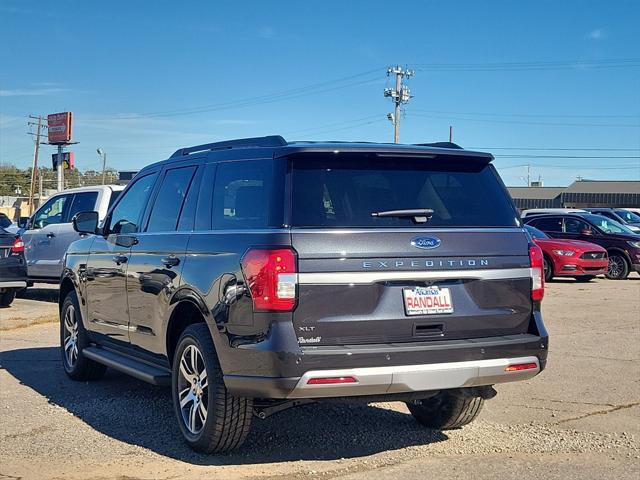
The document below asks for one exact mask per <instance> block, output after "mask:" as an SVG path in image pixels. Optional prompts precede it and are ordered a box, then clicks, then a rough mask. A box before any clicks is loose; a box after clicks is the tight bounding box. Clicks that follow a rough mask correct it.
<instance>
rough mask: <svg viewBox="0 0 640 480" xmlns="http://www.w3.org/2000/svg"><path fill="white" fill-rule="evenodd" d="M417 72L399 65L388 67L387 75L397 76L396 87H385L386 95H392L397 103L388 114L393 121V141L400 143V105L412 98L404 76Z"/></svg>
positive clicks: (410, 75)
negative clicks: (404, 81) (403, 81)
mask: <svg viewBox="0 0 640 480" xmlns="http://www.w3.org/2000/svg"><path fill="white" fill-rule="evenodd" d="M414 74H415V72H414V71H413V70H409V69H406V70H405V69H403V68H402V67H400V66H399V65H396V66H395V67H389V68H388V69H387V77H388V76H390V75H395V76H396V86H395V88H385V89H384V96H385V97H391V100H392V101H393V103H394V105H395V109H394V113H389V114H387V118H388V119H389V120H390V121H391V123H393V127H394V128H393V142H394V143H400V105H402V104H403V103H408V102H409V100H411V93H410V91H409V87H407V86H406V85H403V84H402V79H403V78H404V77H407V78H409V77H413V75H414Z"/></svg>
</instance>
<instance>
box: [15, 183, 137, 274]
mask: <svg viewBox="0 0 640 480" xmlns="http://www.w3.org/2000/svg"><path fill="white" fill-rule="evenodd" d="M123 189H124V186H122V185H100V186H96V187H80V188H72V189H70V190H64V191H62V192H59V193H56V194H55V195H53V196H51V197H49V199H48V200H47V201H46V202H45V203H44V205H42V206H41V207H40V208H38V210H36V212H35V213H34V214H33V215H32V216H31V217H29V218H21V220H20V228H21V232H20V235H21V236H22V239H23V241H24V244H25V251H24V253H25V257H26V261H27V275H28V278H29V283H30V284H32V283H33V282H50V283H58V282H59V281H60V274H61V273H62V264H63V261H64V254H65V252H66V251H67V247H68V246H69V244H71V242H73V241H75V240H77V239H78V238H79V234H78V233H77V232H76V231H75V230H74V229H73V225H72V224H71V220H72V219H73V216H74V215H75V214H76V213H78V212H84V211H96V212H98V214H99V218H100V220H101V221H102V219H104V217H105V215H106V214H107V211H108V210H109V207H110V206H111V205H112V204H113V202H114V201H115V199H116V198H118V195H119V194H120V192H121V191H122V190H123Z"/></svg>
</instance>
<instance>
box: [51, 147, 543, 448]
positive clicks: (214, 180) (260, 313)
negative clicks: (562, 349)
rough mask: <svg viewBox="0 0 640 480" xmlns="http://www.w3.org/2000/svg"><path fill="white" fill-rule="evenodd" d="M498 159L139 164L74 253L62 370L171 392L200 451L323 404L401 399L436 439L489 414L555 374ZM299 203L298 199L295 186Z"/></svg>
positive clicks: (201, 152)
mask: <svg viewBox="0 0 640 480" xmlns="http://www.w3.org/2000/svg"><path fill="white" fill-rule="evenodd" d="M492 159H493V157H492V155H490V154H487V153H479V152H471V151H465V150H462V149H460V148H459V147H456V148H439V147H435V146H431V145H428V144H425V145H419V146H417V145H389V144H374V143H364V144H358V143H353V144H351V143H313V142H311V143H298V142H296V143H287V142H286V141H285V140H284V139H283V138H282V137H278V136H274V137H263V138H254V139H242V140H235V141H229V142H220V143H214V144H208V145H199V146H196V147H191V148H184V149H181V150H178V151H177V152H176V153H175V154H174V155H173V156H172V157H171V158H170V159H168V160H166V161H163V162H159V163H156V164H153V165H150V166H148V167H146V168H144V169H143V170H141V171H140V172H139V173H138V175H137V176H136V177H135V179H134V180H133V181H132V182H131V183H130V184H129V185H128V186H127V188H126V190H125V191H124V192H123V193H122V194H121V196H120V198H119V199H118V201H117V202H116V204H115V205H114V206H113V207H112V209H111V210H110V212H109V213H108V215H107V217H106V219H105V222H104V225H103V226H102V228H97V226H98V214H97V213H95V212H84V213H79V214H78V215H77V217H76V220H75V228H76V229H77V231H78V232H83V233H96V235H92V236H89V237H87V238H83V239H80V240H78V241H76V242H74V243H73V244H72V245H71V246H70V247H69V250H68V251H67V256H66V261H65V266H64V273H63V278H62V283H61V285H60V312H61V353H62V358H63V365H64V369H65V371H66V373H67V375H68V376H69V377H70V378H72V379H74V380H80V381H86V380H89V379H97V378H99V377H101V376H102V374H103V373H104V371H105V369H106V367H107V366H109V367H112V368H115V369H118V370H121V371H123V372H126V373H128V374H130V375H133V376H135V377H137V378H139V379H142V380H145V381H148V382H151V383H156V384H170V385H171V389H172V394H173V404H174V411H175V414H176V417H177V419H178V425H179V428H180V431H181V433H182V435H183V437H184V439H185V440H186V442H187V443H188V444H189V445H190V446H191V447H193V448H194V449H196V450H199V451H204V452H214V451H215V452H221V451H228V450H230V449H233V448H236V447H238V446H239V445H240V444H242V442H243V441H244V439H245V437H246V435H247V434H248V432H249V428H250V424H251V421H252V418H253V416H254V415H255V416H257V417H259V418H264V417H266V416H268V415H271V414H272V413H275V412H277V411H279V410H283V409H285V408H288V407H292V406H295V405H299V404H303V403H309V402H312V401H318V400H322V399H327V398H332V399H335V398H350V399H360V400H361V401H364V402H371V401H404V402H407V405H408V408H409V411H410V412H411V413H412V414H413V416H414V417H415V418H416V420H417V421H418V422H420V423H422V424H423V425H426V426H428V427H430V428H439V429H449V428H458V427H460V426H462V425H465V424H467V423H469V422H471V421H472V420H473V419H474V418H476V417H477V415H478V413H479V411H480V407H481V405H482V404H483V402H484V400H485V399H488V398H491V397H493V396H494V395H495V391H494V390H493V388H492V387H491V386H492V385H494V384H498V383H502V382H510V381H516V380H525V379H530V378H532V377H533V376H535V375H537V374H538V373H539V372H540V371H541V370H542V369H543V368H544V367H545V362H546V357H547V346H548V336H547V332H546V330H545V327H544V325H543V322H542V317H541V314H540V302H541V300H542V297H543V294H544V279H543V276H544V273H543V257H542V251H541V250H540V248H539V247H537V246H536V245H535V244H533V243H531V242H530V240H529V237H528V235H527V234H526V233H525V232H524V230H523V229H522V225H521V223H520V220H519V217H518V214H517V211H516V209H515V205H514V204H513V201H512V200H511V198H510V197H509V194H508V192H507V190H506V188H505V187H504V185H503V184H502V182H501V181H500V178H499V176H498V174H497V172H496V170H495V168H494V167H493V166H492V165H491V163H490V162H491V160H492ZM285 192H286V193H285Z"/></svg>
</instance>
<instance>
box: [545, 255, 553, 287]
mask: <svg viewBox="0 0 640 480" xmlns="http://www.w3.org/2000/svg"><path fill="white" fill-rule="evenodd" d="M551 280H553V262H551V261H549V259H548V258H547V257H546V256H545V257H544V281H545V282H550V281H551Z"/></svg>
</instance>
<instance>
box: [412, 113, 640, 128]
mask: <svg viewBox="0 0 640 480" xmlns="http://www.w3.org/2000/svg"><path fill="white" fill-rule="evenodd" d="M411 116H414V117H424V118H437V119H446V120H459V121H463V122H486V123H507V124H510V125H512V124H520V125H543V126H555V127H611V128H640V123H638V124H619V123H559V122H532V121H521V120H498V119H488V118H462V117H451V116H442V115H424V114H420V113H411Z"/></svg>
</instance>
